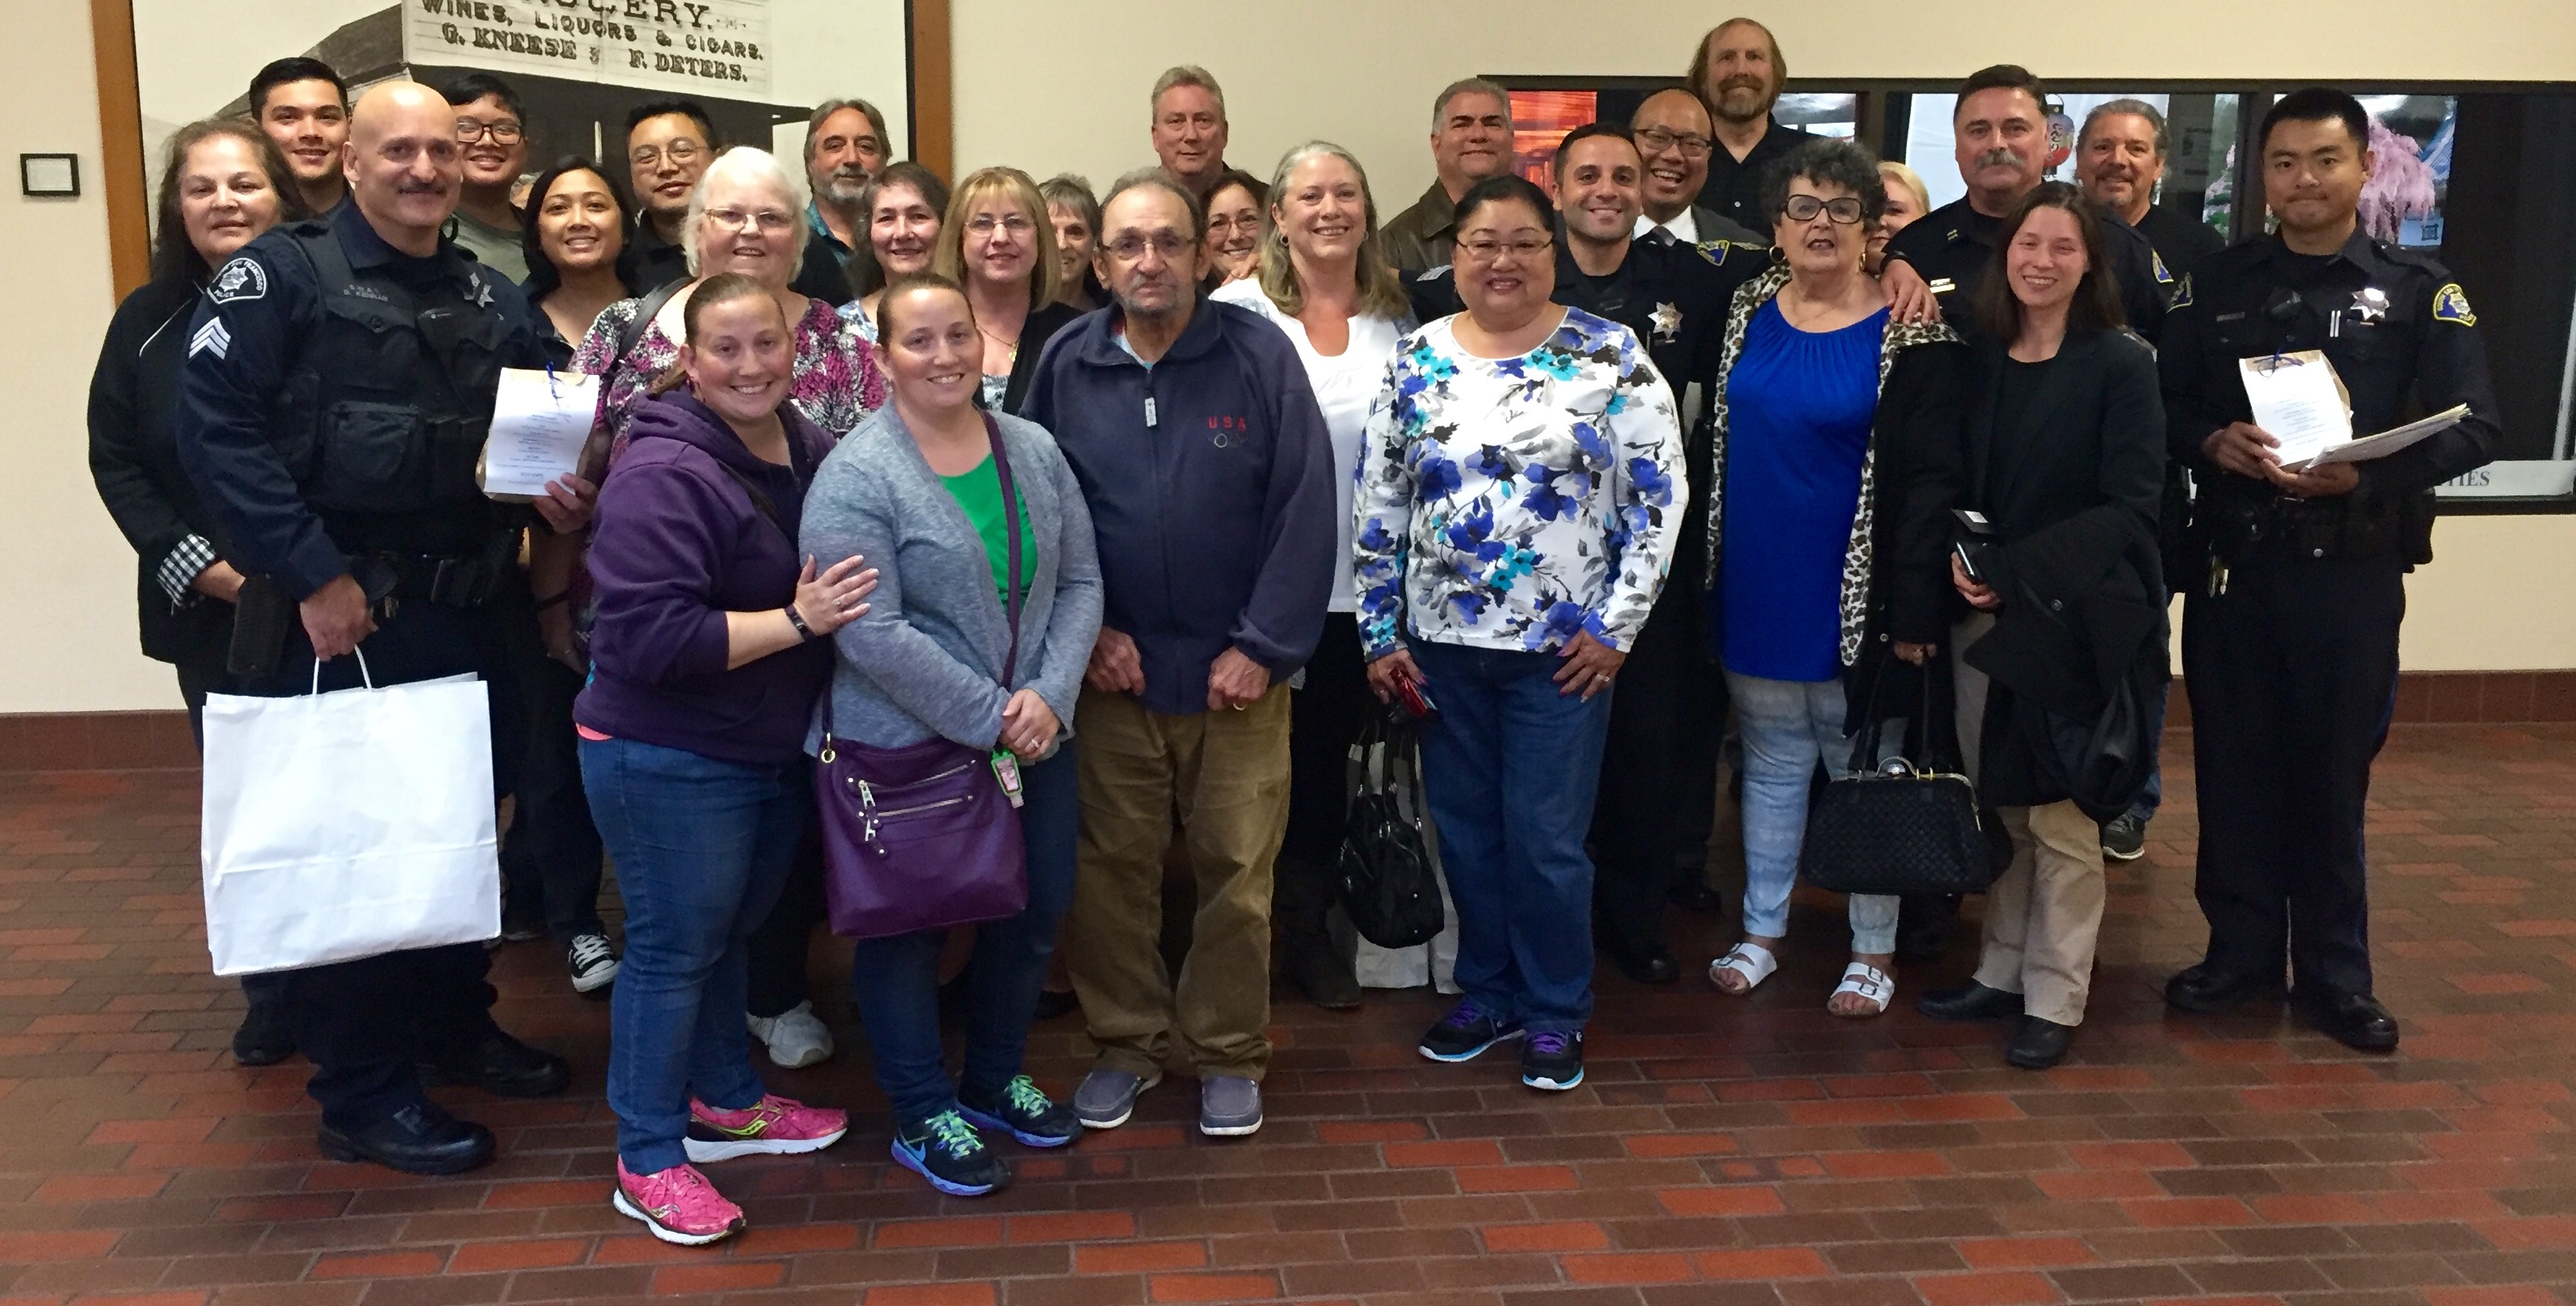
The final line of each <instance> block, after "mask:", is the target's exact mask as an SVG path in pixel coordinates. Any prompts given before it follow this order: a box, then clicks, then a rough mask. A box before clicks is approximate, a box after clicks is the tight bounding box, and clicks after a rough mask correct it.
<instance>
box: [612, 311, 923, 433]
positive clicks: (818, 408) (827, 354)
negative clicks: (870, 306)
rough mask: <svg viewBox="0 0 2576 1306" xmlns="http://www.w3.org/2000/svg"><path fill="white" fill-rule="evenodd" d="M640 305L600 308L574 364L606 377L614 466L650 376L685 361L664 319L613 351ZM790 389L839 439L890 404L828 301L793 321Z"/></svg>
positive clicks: (860, 344) (868, 357)
mask: <svg viewBox="0 0 2576 1306" xmlns="http://www.w3.org/2000/svg"><path fill="white" fill-rule="evenodd" d="M643 307H644V301H643V300H641V299H621V300H619V301H617V302H616V303H614V304H611V305H609V306H608V307H607V308H606V309H604V310H602V311H601V312H600V315H599V320H597V321H595V322H593V323H591V325H590V334H589V335H588V336H585V337H583V339H582V342H581V348H580V349H579V350H577V351H575V352H574V354H573V358H572V365H573V366H574V367H576V368H579V369H580V370H581V371H583V372H586V373H588V374H590V375H592V376H597V377H603V378H605V380H604V381H603V382H602V383H601V387H600V398H599V425H600V426H601V427H603V428H605V430H606V431H607V434H608V436H609V445H608V461H609V464H610V465H611V466H614V465H615V464H616V461H617V458H618V456H619V455H620V454H623V453H624V452H626V420H627V418H628V416H629V415H631V414H632V413H633V412H634V410H635V404H636V401H637V400H640V399H642V398H643V397H644V394H645V391H647V390H648V389H650V388H651V387H652V384H653V378H655V377H657V376H660V375H661V374H662V373H663V372H665V371H667V370H668V369H669V368H670V366H671V365H672V364H673V363H676V362H678V361H679V360H680V344H679V342H678V341H676V340H673V339H671V338H670V337H669V336H667V335H664V334H663V333H662V324H661V323H659V322H654V323H652V324H650V325H648V326H646V327H645V328H644V334H643V335H641V336H639V337H637V338H636V341H635V348H634V349H633V351H631V352H629V353H628V354H627V355H626V357H624V358H622V359H621V358H618V357H617V356H616V350H617V341H618V337H620V336H622V335H624V334H625V332H626V329H627V327H628V326H629V325H630V324H632V323H633V322H634V321H635V315H636V314H637V313H638V312H641V311H642V310H643ZM787 393H788V397H789V398H790V399H791V400H793V401H794V402H795V404H796V407H797V408H798V409H799V410H801V411H802V412H803V413H804V414H805V415H806V416H807V417H809V418H812V419H813V421H814V424H815V425H816V426H819V427H822V428H823V429H824V430H826V431H829V432H831V433H832V437H833V438H834V439H839V438H840V437H842V436H844V435H848V434H849V433H850V432H851V431H853V430H855V429H857V427H858V425H859V423H860V422H861V421H862V420H864V419H865V418H866V417H867V415H868V414H869V413H872V412H875V411H876V410H877V409H879V408H882V407H884V406H885V401H886V379H885V374H884V373H882V372H879V371H878V370H877V365H876V359H875V357H874V355H873V353H872V352H871V351H870V350H869V348H868V346H867V343H866V342H865V341H862V340H860V339H859V337H858V333H857V332H855V331H853V330H852V329H851V328H850V325H849V324H848V323H846V322H844V321H842V320H841V315H840V314H839V313H836V312H834V311H833V309H832V306H831V305H829V304H826V303H824V302H823V301H821V300H819V299H809V300H807V301H806V302H805V316H804V318H803V319H802V320H800V321H798V322H797V324H796V379H795V380H794V382H792V383H791V384H790V385H789V387H788V392H787Z"/></svg>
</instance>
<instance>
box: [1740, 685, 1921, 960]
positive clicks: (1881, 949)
mask: <svg viewBox="0 0 2576 1306" xmlns="http://www.w3.org/2000/svg"><path fill="white" fill-rule="evenodd" d="M1726 691H1727V694H1728V696H1729V697H1731V698H1733V699H1734V700H1735V722H1736V728H1737V730H1738V731H1739V732H1740V733H1741V734H1742V735H1743V737H1744V932H1745V933H1746V934H1753V935H1760V936H1761V937H1763V938H1766V939H1777V938H1781V937H1784V936H1786V935H1787V934H1788V933H1789V890H1790V889H1791V888H1793V887H1795V886H1796V884H1797V880H1798V847H1799V845H1800V844H1802V843H1804V842H1805V841H1806V838H1807V787H1808V785H1809V784H1810V783H1811V782H1812V781H1813V780H1814V779H1815V774H1816V764H1817V763H1818V762H1822V763H1824V766H1825V769H1826V770H1827V771H1829V772H1832V773H1833V774H1835V775H1843V774H1847V773H1848V772H1849V771H1850V768H1851V754H1852V747H1853V740H1852V738H1851V736H1848V735H1845V734H1844V733H1843V717H1844V715H1845V710H1846V708H1845V701H1844V695H1843V682H1841V681H1839V680H1818V681H1812V682H1810V681H1800V680H1768V679H1765V678H1763V677H1761V676H1747V675H1741V674H1738V673H1736V672H1733V671H1729V672H1727V673H1726ZM1879 739H1880V743H1881V744H1882V746H1883V747H1882V749H1881V751H1882V752H1886V751H1889V749H1888V748H1886V747H1884V746H1885V745H1889V744H1890V743H1892V744H1893V745H1894V746H1895V747H1896V748H1902V747H1903V745H1904V742H1905V728H1904V723H1903V722H1895V721H1892V722H1889V723H1888V724H1887V725H1886V726H1885V727H1883V728H1882V729H1881V732H1880V736H1879ZM1896 905H1897V900H1896V898H1895V897H1894V896H1893V895H1882V894H1874V893H1855V894H1853V895H1851V902H1850V905H1849V908H1848V914H1849V916H1850V918H1851V934H1852V951H1853V952H1857V953H1885V952H1894V951H1896Z"/></svg>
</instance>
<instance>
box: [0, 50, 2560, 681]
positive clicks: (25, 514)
mask: <svg viewBox="0 0 2576 1306" xmlns="http://www.w3.org/2000/svg"><path fill="white" fill-rule="evenodd" d="M25 8H26V9H27V12H26V13H24V14H22V15H20V16H19V17H18V18H17V20H16V22H15V23H14V25H13V27H12V36H13V38H14V42H15V44H14V47H13V53H14V55H15V56H16V58H15V60H14V66H15V67H16V68H17V69H18V70H19V71H18V75H17V76H15V77H13V78H10V79H8V80H7V81H6V82H5V83H0V122H6V123H8V124H10V140H11V142H12V144H13V145H14V146H15V148H16V149H17V150H24V151H59V150H73V151H77V152H79V154H80V155H81V165H82V171H83V174H84V182H85V183H86V185H87V189H88V191H89V194H88V195H86V196H84V197H83V198H81V199H79V200H74V201H36V200H28V199H24V198H22V197H20V196H18V195H17V194H16V193H15V191H14V189H12V190H11V191H10V192H9V193H8V194H6V195H5V196H0V249H7V250H9V251H11V252H12V254H13V256H14V257H13V258H12V260H11V266H12V280H11V282H10V287H9V288H10V290H11V292H12V294H11V299H12V304H11V310H12V311H10V312H8V313H6V314H0V384H5V386H6V388H7V390H8V392H9V393H10V394H12V395H13V396H14V397H15V402H14V404H13V411H12V414H11V416H12V418H13V422H12V426H13V428H14V430H15V431H16V438H17V439H18V442H19V443H18V448H19V452H18V454H17V455H16V456H15V457H14V458H13V459H11V461H10V465H9V475H8V478H7V481H6V487H5V490H0V493H5V494H6V496H7V506H6V510H5V511H0V559H6V567H7V574H8V576H9V578H10V579H9V580H8V582H7V585H6V588H5V590H0V594H5V597H6V600H7V606H8V610H9V611H10V613H11V615H12V617H13V618H14V619H13V620H12V621H11V622H10V625H11V626H12V627H13V637H12V638H10V639H8V640H6V641H0V712H43V711H87V710H111V709H131V708H158V707H174V706H176V705H177V694H176V692H175V691H174V690H173V688H172V686H171V680H170V677H169V674H168V672H167V670H166V669H165V668H163V667H160V666H159V665H157V664H154V663H151V662H147V661H145V660H144V659H143V658H142V656H141V655H140V654H138V653H136V652H134V617H133V581H132V578H133V575H134V572H133V565H134V564H133V558H132V555H131V553H130V552H128V550H127V549H126V547H125V544H124V541H123V540H122V539H121V538H120V537H119V536H118V535H117V534H116V531H115V529H114V527H113V526H112V525H110V524H109V522H108V519H107V515H106V513H105V512H104V511H102V510H101V509H100V508H99V506H98V500H97V496H96V494H95V492H94V491H93V490H92V488H91V485H90V481H89V476H88V471H87V467H86V465H85V462H84V455H83V450H84V443H85V436H84V429H83V422H82V406H83V401H84V398H85V396H86V393H87V390H88V383H89V374H90V369H91V367H92V365H93V364H94V362H95V361H96V357H97V347H98V345H97V342H98V340H99V337H100V335H101V333H102V332H103V331H104V330H105V329H106V325H107V318H108V314H109V312H110V311H111V309H112V308H113V303H112V300H111V295H110V288H109V280H108V270H107V239H106V234H105V224H106V215H105V208H104V205H103V204H102V203H101V201H100V200H99V198H98V189H97V173H98V167H99V127H98V119H97V115H96V113H95V111H94V106H95V104H96V97H97V91H96V87H95V85H94V84H93V75H92V67H93V63H92V58H91V53H90V37H89V23H88V10H87V6H82V5H43V6H32V7H25ZM1781 8H1782V9H1783V10H1784V12H1781V13H1779V14H1777V15H1776V16H1771V17H1770V21H1771V23H1772V25H1773V26H1774V27H1775V28H1776V29H1777V30H1778V32H1779V34H1780V38H1781V41H1782V43H1783V45H1784V47H1785V48H1786V49H1787V51H1788V52H1789V56H1790V61H1791V65H1792V67H1793V69H1794V70H1795V71H1796V72H1797V73H1798V74H1799V75H1800V76H1802V77H1814V78H1820V79H1830V78H1834V77H1909V76H1927V75H1929V76H1949V75H1954V74H1960V73H1965V72H1966V71H1968V70H1969V69H1970V68H1972V67H1973V66H1975V65H1978V64H1983V63H1989V62H1993V61H1995V60H1998V59H2014V60H2019V61H2022V62H2025V63H2028V64H2030V65H2031V66H2032V67H2034V68H2035V69H2037V70H2038V71H2039V72H2040V73H2041V74H2042V75H2043V76H2045V75H2050V74H2054V75H2058V76H2066V77H2078V76H2081V77H2116V76H2129V75H2135V76H2142V77H2143V76H2155V77H2246V76H2283V77H2323V78H2330V77H2336V76H2347V77H2406V78H2463V79H2467V78H2499V79H2530V80H2550V81H2576V6H2570V5H2568V4H2566V3H2565V0H2491V2H2489V3H2481V4H2478V5H2475V6H2467V5H2445V6H2433V7H2430V8H2428V7H2426V6H2423V5H2421V4H2416V3H2397V2H2396V0H2353V2H2351V3H2346V4H2342V5H2336V6H2332V7H2330V8H2331V13H2332V18H2331V20H2330V21H2331V22H2332V23H2333V25H2334V27H2335V29H2336V33H2335V35H2334V37H2333V38H2332V39H2331V40H2321V39H2320V38H2319V37H2318V36H2317V35H2316V34H2315V33H2313V32H2312V31H2308V30H2303V29H2305V28H2307V27H2311V26H2313V25H2315V24H2316V23H2318V22H2320V21H2326V20H2322V19H2321V18H2320V14H2321V13H2323V12H2326V11H2327V10H2328V9H2329V7H2327V6H2320V5H2316V4H2310V3H2289V4H2274V5H2249V4H2244V3H2242V2H2241V0H2166V2H2165V3H2164V4H2161V5H2159V6H2157V14H2158V19H2157V22H2158V26H2159V28H2161V29H2162V30H2166V31H2188V30H2192V29H2194V28H2195V27H2198V28H2200V29H2202V30H2204V31H2206V32H2207V33H2209V35H2208V36H2207V37H2205V38H2201V39H2198V40H2194V41H2191V42H2188V43H2186V45H2185V48H2183V49H2181V50H2179V51H2175V52H2172V53H2164V52H2154V53H2152V55H2151V52H2150V48H2149V47H2148V46H2145V45H2142V44H2137V43H2132V42H2126V41H2111V40H2105V41H2102V42H2099V43H2096V44H2093V45H2090V46H2081V47H2079V46H2078V45H2076V44H2075V43H2073V42H2072V41H2071V39H2070V37H2071V34H2072V32H2073V30H2074V29H2071V28H2070V27H2068V26H2066V25H2064V24H2047V23H2027V24H2020V25H2017V26H2016V25H2014V24H2008V23H2004V22H2000V21H1994V22H1982V23H1975V24H1970V25H1966V26H1964V27H1963V26H1961V25H1960V24H1958V23H1957V22H1956V10H1955V8H1944V7H1942V6H1938V5H1925V4H1922V3H1920V2H1919V0H1901V2H1900V0H1844V2H1843V3H1836V4H1808V5H1803V6H1797V7H1795V8H1794V9H1792V8H1791V7H1788V6H1782V7H1781ZM952 11H953V13H954V16H955V23H956V32H955V41H956V52H957V88H958V89H957V101H958V102H957V163H958V165H959V167H960V169H961V170H962V169H966V168H972V167H978V166H982V165H985V164H990V163H1006V162H1007V163H1014V164H1018V165H1020V166H1023V167H1026V168H1029V169H1030V170H1032V171H1034V172H1037V173H1039V174H1040V175H1044V174H1046V173H1050V172H1055V171H1059V170H1064V169H1071V170H1075V171H1081V172H1087V173H1089V174H1090V175H1091V177H1092V179H1093V180H1094V181H1095V182H1104V183H1105V182H1106V181H1107V180H1108V179H1109V178H1110V177H1112V176H1115V175H1116V174H1117V173H1118V172H1119V171H1121V170H1123V169H1125V168H1129V167H1133V166H1136V165H1137V164H1139V163H1144V162H1148V161H1150V157H1151V156H1150V151H1149V150H1148V149H1147V147H1146V144H1145V119H1146V106H1145V104H1144V94H1145V90H1146V88H1147V87H1148V86H1149V85H1150V84H1151V83H1152V81H1153V78H1154V75H1155V74H1156V73H1158V72H1159V71H1161V69H1162V68H1163V67H1164V66H1165V65H1167V64H1170V63H1174V62H1179V61H1183V60H1187V61H1190V62H1196V63H1201V64H1204V65H1206V66H1207V67H1208V68H1209V69H1211V70H1212V71H1214V72H1215V73H1216V74H1217V76H1218V77H1219V78H1220V79H1221V80H1222V81H1223V82H1224V83H1225V85H1226V88H1227V98H1228V101H1229V104H1230V107H1231V111H1232V116H1233V119H1234V146H1233V148H1232V150H1231V151H1230V153H1231V154H1232V156H1233V157H1234V158H1235V159H1236V160H1237V161H1238V162H1241V163H1245V164H1249V165H1251V170H1252V171H1256V172H1266V171H1267V165H1268V164H1269V163H1270V162H1271V161H1272V160H1274V159H1276V158H1277V157H1278V155H1279V154H1280V152H1281V151H1283V150H1285V149H1286V148H1287V147H1289V146H1291V145H1293V144H1296V143H1297V142H1299V141H1302V140H1304V139H1306V138H1308V137H1311V136H1323V137H1327V138H1330V139H1333V140H1337V141H1339V142H1341V143H1342V144H1344V145H1347V146H1349V147H1350V148H1352V149H1353V150H1354V151H1356V152H1358V153H1359V155H1360V156H1361V157H1362V158H1363V159H1365V160H1368V161H1369V162H1371V163H1372V164H1373V165H1374V166H1375V176H1374V180H1375V181H1376V183H1377V185H1378V188H1379V190H1380V192H1381V193H1382V194H1384V195H1385V196H1387V197H1388V198H1389V200H1390V202H1389V203H1388V205H1387V208H1388V210H1389V211H1390V212H1391V211H1392V210H1393V209H1395V208H1398V207H1401V206H1402V205H1403V204H1405V203H1408V202H1410V198H1411V196H1413V195H1414V194H1417V193H1419V192H1420V190H1421V189H1422V187H1424V186H1425V185H1427V184H1428V183H1429V181H1430V165H1429V160H1428V158H1427V156H1426V154H1425V151H1424V145H1423V140H1424V135H1425V133H1426V132H1427V130H1428V126H1429V119H1430V105H1429V103H1428V101H1429V100H1430V97H1431V96H1432V95H1433V94H1435V93H1436V92H1437V91H1438V90H1439V88H1440V87H1441V86H1442V85H1444V84H1446V83H1447V82H1449V81H1450V80H1452V79H1453V78H1456V77H1459V76H1463V75H1466V74H1467V73H1471V72H1484V73H1505V74H1525V75H1526V74H1544V73H1562V74H1621V75H1670V74H1675V73H1678V72H1679V71H1680V68H1681V66H1682V64H1683V63H1684V62H1685V61H1686V59H1687V57H1688V54H1689V49H1690V41H1691V39H1692V38H1693V37H1695V36H1697V35H1698V34H1699V32H1700V31H1702V30H1703V29H1705V28H1706V27H1707V26H1708V25H1709V24H1710V23H1712V22H1714V21H1716V20H1717V19H1718V18H1720V17H1723V16H1725V15H1724V13H1722V12H1721V11H1720V10H1718V9H1713V8H1707V7H1703V6H1698V5H1682V4H1677V3H1671V2H1670V0H1625V2H1624V3H1621V4H1618V5H1615V6H1604V7H1602V8H1601V9H1600V10H1599V11H1598V12H1600V13H1602V14H1604V15H1605V17H1604V18H1603V19H1601V20H1599V21H1598V23H1597V24H1593V25H1592V26H1591V30H1584V29H1582V28H1580V27H1578V28H1575V29H1572V30H1569V25H1568V23H1567V22H1566V21H1565V14H1566V13H1567V12H1568V7H1567V6H1565V5H1564V4H1562V3H1551V4H1538V3H1531V2H1529V0H1487V2H1486V3H1484V4H1482V5H1478V6H1472V7H1470V8H1469V9H1467V10H1462V11H1455V12H1456V14H1457V15H1458V17H1457V18H1454V19H1453V18H1451V17H1449V16H1447V15H1448V14H1449V13H1450V11H1435V10H1420V11H1406V10H1399V9H1392V8H1390V7H1389V6H1387V5H1385V4H1384V3H1382V0H1381V3H1373V4H1361V3H1355V2H1354V0H1295V2H1293V3H1289V4H1283V5H1279V6H1277V7H1276V8H1275V9H1274V10H1272V11H1270V12H1271V13H1273V14H1275V15H1276V16H1275V17H1264V14H1263V11H1261V10H1258V9H1252V8H1243V7H1238V8H1236V9H1233V10H1230V11H1228V13H1227V17H1228V19H1229V20H1231V23H1232V25H1231V26H1230V27H1224V26H1219V25H1217V24H1214V23H1207V22H1201V21H1197V20H1194V21H1193V23H1192V24H1191V25H1188V26H1187V27H1186V28H1182V27H1175V26H1173V25H1169V24H1161V23H1143V22H1140V21H1139V19H1138V15H1139V13H1140V11H1139V10H1138V9H1137V8H1136V7H1135V6H1134V4H1133V3H1131V2H1130V0H1117V2H1115V3H1112V2H1107V0H1057V2H1056V3H1052V4H1043V5H1039V4H1031V3H1028V0H953V5H952ZM1756 12H1759V11H1756ZM1397 13H1403V14H1409V15H1410V16H1409V17H1406V18H1403V19H1399V20H1396V22H1395V27H1394V28H1392V29H1390V28H1389V27H1387V26H1386V24H1387V23H1388V22H1389V18H1388V16H1389V15H1390V14H1397ZM2462 13H2474V15H2475V17H2474V19H2473V20H2469V21H2462V20H2461V19H2460V18H2459V17H2456V16H2455V15H2460V14H2462ZM1612 14H1615V15H1616V17H1615V19H1613V18H1609V17H1607V15H1612ZM1201 17H1204V16H1201ZM1614 21H1615V22H1616V23H1619V24H1623V25H1624V30H1625V31H1627V32H1631V33H1634V39H1633V40H1627V41H1623V42H1620V43H1617V44H1613V43H1610V42H1607V41H1604V40H1601V39H1598V37H1597V36H1596V35H1595V33H1597V32H1598V31H1601V30H1606V28H1607V26H1608V24H1609V23H1611V22H1614ZM1179 30H1187V31H1188V32H1189V35H1188V36H1187V37H1186V38H1177V37H1174V38H1168V39H1153V38H1150V37H1148V36H1147V35H1146V34H1147V33H1156V32H1162V33H1168V32H1173V31H1179ZM1855 32H1858V33H1867V34H1868V37H1867V39H1866V40H1860V41H1855V40H1852V39H1850V37H1849V35H1848V34H1850V33H1855ZM880 93H882V94H899V92H898V91H896V90H894V89H892V88H882V89H881V90H880ZM2435 546H2436V548H2437V550H2438V551H2439V552H2440V554H2441V561H2439V562H2437V563H2435V564H2434V565H2433V566H2432V567H2431V568H2428V569H2426V570H2425V571H2424V572H2422V573H2419V574H2418V575H2417V576H2416V578H2415V580H2414V582H2413V583H2412V585H2411V586H2410V588H2409V592H2410V596H2411V600H2412V603H2413V610H2412V612H2411V613H2410V619H2409V620H2408V622H2407V627H2406V660H2407V664H2408V665H2409V666H2410V667H2413V668H2415V669H2419V670H2464V669H2519V668H2539V667H2576V517H2545V518H2455V519H2450V520H2446V521H2445V522H2444V523H2443V524H2442V526H2441V528H2440V531H2439V533H2438V534H2437V536H2436V541H2435Z"/></svg>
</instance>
